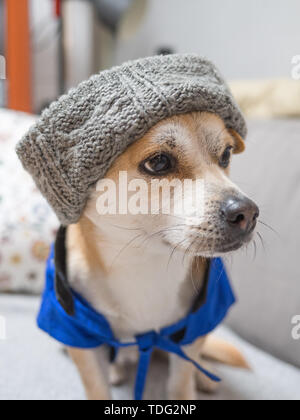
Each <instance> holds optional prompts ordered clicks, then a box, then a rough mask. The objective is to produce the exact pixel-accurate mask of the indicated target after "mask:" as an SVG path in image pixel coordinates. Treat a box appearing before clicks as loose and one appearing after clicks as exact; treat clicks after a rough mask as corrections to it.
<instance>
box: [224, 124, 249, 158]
mask: <svg viewBox="0 0 300 420" xmlns="http://www.w3.org/2000/svg"><path fill="white" fill-rule="evenodd" d="M228 131H229V133H230V134H231V136H232V137H233V139H234V142H235V147H234V149H233V153H235V154H236V155H238V154H239V153H243V151H244V150H245V149H246V145H245V142H244V140H243V139H242V137H241V136H240V135H239V133H237V132H236V131H235V130H233V129H230V130H228Z"/></svg>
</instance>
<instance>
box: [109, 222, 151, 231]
mask: <svg viewBox="0 0 300 420" xmlns="http://www.w3.org/2000/svg"><path fill="white" fill-rule="evenodd" d="M108 224H109V225H110V226H112V227H115V228H118V229H123V230H128V231H143V229H142V228H129V227H127V226H118V225H114V224H112V223H109V222H108Z"/></svg>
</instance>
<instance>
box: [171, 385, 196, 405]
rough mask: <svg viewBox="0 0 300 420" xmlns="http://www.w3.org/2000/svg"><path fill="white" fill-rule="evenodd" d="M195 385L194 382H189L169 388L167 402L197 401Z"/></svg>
mask: <svg viewBox="0 0 300 420" xmlns="http://www.w3.org/2000/svg"><path fill="white" fill-rule="evenodd" d="M197 399H198V398H197V392H196V385H195V382H194V381H190V382H189V383H187V384H185V385H184V386H172V385H171V386H169V387H168V400H170V401H176V400H184V401H186V400H197Z"/></svg>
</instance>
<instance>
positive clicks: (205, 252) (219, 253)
mask: <svg viewBox="0 0 300 420" xmlns="http://www.w3.org/2000/svg"><path fill="white" fill-rule="evenodd" d="M252 239H253V233H252V234H250V235H249V236H247V237H246V238H243V239H237V240H231V241H230V240H228V239H224V241H222V243H219V244H215V246H214V248H212V249H201V248H199V249H197V251H196V252H195V249H192V248H190V249H189V251H188V254H191V255H193V256H195V257H203V258H217V257H223V256H225V255H226V254H229V253H232V252H235V251H238V250H239V249H242V248H243V247H245V246H247V245H248V244H249V243H250V242H251V241H252ZM164 243H165V245H167V246H169V247H170V246H172V244H171V243H170V242H169V241H168V240H165V241H164ZM195 246H197V245H195ZM172 247H173V248H174V246H172ZM176 248H177V250H178V251H183V252H186V249H184V248H183V247H182V249H181V247H176Z"/></svg>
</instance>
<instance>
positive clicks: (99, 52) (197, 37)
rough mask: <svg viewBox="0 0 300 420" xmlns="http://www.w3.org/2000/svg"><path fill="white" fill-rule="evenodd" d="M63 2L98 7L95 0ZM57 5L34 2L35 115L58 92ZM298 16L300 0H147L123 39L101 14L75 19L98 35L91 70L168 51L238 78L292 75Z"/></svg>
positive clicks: (43, 0)
mask: <svg viewBox="0 0 300 420" xmlns="http://www.w3.org/2000/svg"><path fill="white" fill-rule="evenodd" d="M95 1H96V0H95ZM99 1H100V0H99ZM112 1H113V0H112ZM140 2H141V0H140ZM1 3H2V0H0V4H1ZM64 3H66V4H67V3H69V4H70V3H72V4H74V5H75V4H78V3H82V4H84V5H87V4H90V7H93V6H92V5H91V3H90V1H89V0H65V1H64ZM136 3H139V2H138V1H137V2H136ZM53 4H54V0H30V5H31V24H32V27H31V35H32V50H33V53H34V54H33V81H32V86H33V89H34V110H35V111H36V112H38V111H39V110H40V109H41V108H42V107H43V106H44V105H46V104H47V103H49V102H50V101H51V100H53V99H54V98H56V97H57V96H58V94H59V88H58V84H59V82H58V74H57V72H58V62H57V60H58V54H57V49H58V39H59V28H58V21H57V19H56V17H55V14H54V7H53ZM81 9H82V8H81ZM78 10H80V9H78ZM0 13H1V15H3V11H2V10H1V9H0ZM299 16H300V2H299V0H289V1H286V0H251V1H241V0H226V1H224V0H209V1H204V0H148V1H147V9H146V13H145V15H144V17H143V19H142V20H141V21H140V24H139V26H137V29H136V31H134V33H133V34H131V35H130V36H127V37H121V38H120V37H119V36H118V35H117V34H116V35H115V36H113V35H112V34H110V33H109V31H108V30H107V29H105V28H104V26H103V25H100V24H99V21H98V19H97V17H96V13H95V19H94V22H89V23H88V25H86V26H84V25H82V22H83V17H84V16H83V15H82V13H81V12H79V13H78V16H77V22H76V13H75V14H74V15H73V17H72V19H75V20H74V25H75V28H76V27H77V28H78V29H80V31H79V32H80V33H81V34H82V35H83V36H85V35H87V34H86V33H85V30H86V31H89V30H90V31H91V33H93V34H94V45H93V47H92V48H93V56H94V61H93V68H92V69H91V72H97V71H98V70H100V69H103V68H105V67H109V66H111V65H113V64H119V63H121V62H123V61H125V60H128V59H134V58H138V57H141V56H147V55H153V54H156V53H157V52H158V51H159V50H161V49H162V48H167V49H171V50H172V51H174V52H196V53H199V54H202V55H205V56H207V57H209V58H211V59H212V60H213V61H215V62H216V64H217V65H218V67H219V68H220V69H221V71H222V73H223V74H224V75H225V77H226V78H228V79H231V80H232V79H257V78H259V79H270V78H279V77H280V78H281V77H285V78H290V74H291V59H292V57H293V56H294V55H297V54H299V48H300V47H299V45H300V39H299V38H300V36H299ZM96 22H97V23H96ZM84 28H86V29H84ZM1 38H2V37H1V35H0V48H1ZM78 42H80V39H79V41H77V43H78ZM76 45H77V44H76ZM76 45H75V47H74V46H73V48H72V51H73V52H74V51H76ZM77 47H78V54H80V51H79V48H80V46H79V45H78V46H77ZM67 87H69V86H67Z"/></svg>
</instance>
